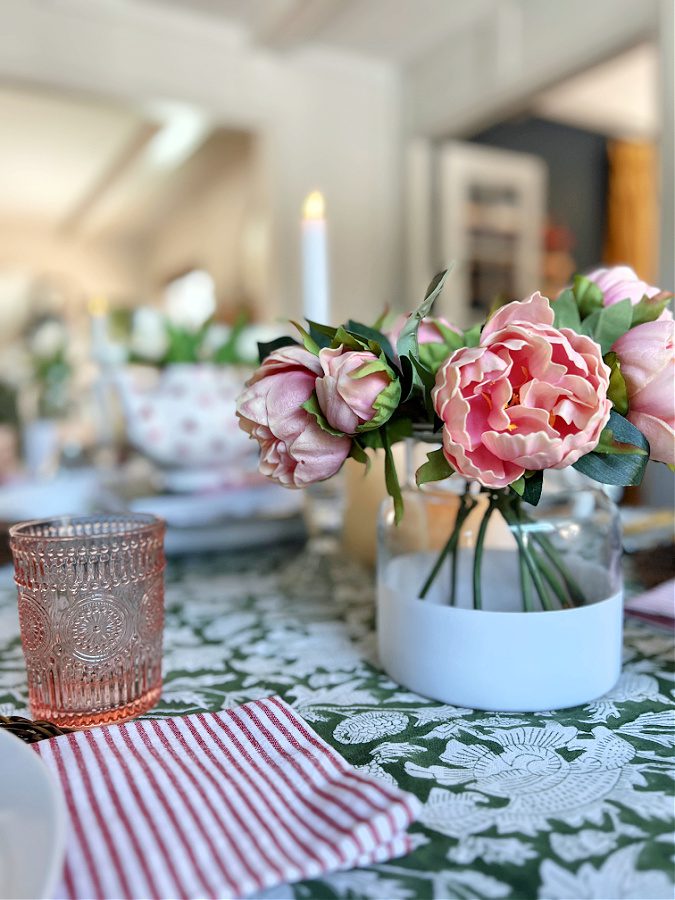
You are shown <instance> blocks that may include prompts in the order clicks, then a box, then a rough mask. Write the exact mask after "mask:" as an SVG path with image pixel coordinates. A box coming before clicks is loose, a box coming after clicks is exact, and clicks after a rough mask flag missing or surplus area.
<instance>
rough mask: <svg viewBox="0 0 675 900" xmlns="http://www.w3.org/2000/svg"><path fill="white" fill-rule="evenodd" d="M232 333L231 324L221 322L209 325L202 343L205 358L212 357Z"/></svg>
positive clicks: (201, 349)
mask: <svg viewBox="0 0 675 900" xmlns="http://www.w3.org/2000/svg"><path fill="white" fill-rule="evenodd" d="M231 334H232V329H231V328H230V327H229V325H223V324H222V323H221V322H214V323H213V324H212V325H209V327H208V328H207V329H206V334H205V335H204V340H203V341H202V343H201V347H200V355H201V356H202V357H203V358H204V359H210V358H211V357H212V356H213V354H214V353H215V352H216V351H217V350H220V348H221V347H222V346H223V344H224V343H225V342H226V341H227V339H228V338H229V336H230V335H231Z"/></svg>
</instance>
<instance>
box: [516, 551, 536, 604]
mask: <svg viewBox="0 0 675 900" xmlns="http://www.w3.org/2000/svg"><path fill="white" fill-rule="evenodd" d="M518 567H519V569H520V589H521V591H522V594H523V610H524V611H525V612H532V611H533V610H534V605H533V603H532V585H531V584H530V576H529V573H528V571H527V565H526V564H525V558H524V556H523V554H522V553H521V552H520V550H518Z"/></svg>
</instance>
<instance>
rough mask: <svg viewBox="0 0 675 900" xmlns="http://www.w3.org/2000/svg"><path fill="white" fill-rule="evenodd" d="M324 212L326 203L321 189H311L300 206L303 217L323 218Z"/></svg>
mask: <svg viewBox="0 0 675 900" xmlns="http://www.w3.org/2000/svg"><path fill="white" fill-rule="evenodd" d="M325 212H326V204H325V203H324V199H323V194H322V193H321V191H312V193H311V194H308V195H307V197H306V198H305V202H304V205H303V207H302V217H303V219H313V220H317V219H323V218H324V217H325Z"/></svg>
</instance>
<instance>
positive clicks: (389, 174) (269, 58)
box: [0, 0, 401, 318]
mask: <svg viewBox="0 0 675 900" xmlns="http://www.w3.org/2000/svg"><path fill="white" fill-rule="evenodd" d="M2 15H3V27H2V29H1V30H0V78H5V79H8V80H19V81H29V82H32V83H37V84H41V85H51V86H54V87H55V88H60V89H70V90H76V91H83V92H87V93H92V94H94V95H99V96H102V97H106V98H109V99H115V100H118V101H121V102H122V103H131V104H135V105H139V106H142V105H143V104H145V103H148V102H151V101H153V100H156V99H176V100H182V101H185V102H189V103H194V104H196V105H198V106H200V107H201V108H203V109H205V110H207V111H208V113H209V114H210V115H211V116H212V117H213V119H214V122H216V123H218V124H222V125H224V126H229V127H237V128H243V129H252V130H254V131H255V132H256V133H257V134H259V135H260V137H261V141H262V145H263V146H262V160H263V164H264V167H265V172H264V180H265V184H266V190H265V200H266V206H267V210H268V212H269V215H270V217H271V232H272V240H271V248H272V251H273V260H272V267H271V278H270V286H269V306H268V312H269V314H270V315H277V314H279V315H296V314H298V313H299V312H300V262H299V239H298V232H299V216H300V208H301V205H302V201H303V198H304V196H305V195H306V194H307V193H308V192H309V191H310V190H312V189H314V188H319V189H321V190H322V191H323V192H324V194H325V196H326V203H327V209H328V215H329V217H330V249H331V255H332V264H333V265H332V286H333V295H334V307H335V312H334V318H343V317H345V316H347V315H355V314H362V315H363V314H364V312H365V311H367V310H370V311H372V312H375V311H376V310H379V308H380V306H381V304H382V303H383V302H384V301H386V300H388V299H390V298H391V297H396V296H397V294H398V293H400V290H401V284H400V272H401V266H400V256H401V254H400V252H399V251H400V246H399V245H400V238H399V227H400V226H399V222H400V209H399V195H400V160H399V153H400V144H401V141H400V137H399V103H398V100H399V93H398V82H397V78H396V76H395V74H394V72H393V70H392V69H391V68H390V67H388V66H385V65H381V64H378V63H370V62H364V61H363V60H360V59H356V58H350V57H345V56H342V55H335V54H329V53H326V52H322V53H320V54H319V53H312V52H302V53H299V54H296V55H289V56H280V55H275V54H273V53H271V52H268V51H263V50H259V49H255V48H251V47H250V46H249V45H247V43H246V41H245V39H244V37H243V36H242V33H241V32H239V31H237V30H236V29H233V28H229V27H226V26H224V25H220V24H218V23H217V22H212V21H210V20H209V21H207V20H206V19H204V18H200V17H198V16H196V15H191V14H190V12H189V9H186V8H177V9H176V11H175V13H174V12H173V11H168V10H167V9H166V8H163V9H161V10H159V9H157V10H155V9H153V8H151V7H150V6H147V7H146V6H144V5H143V4H138V3H133V2H129V0H97V2H96V3H92V2H91V0H52V2H50V3H44V2H42V0H4V2H3V4H2ZM368 314H370V312H368Z"/></svg>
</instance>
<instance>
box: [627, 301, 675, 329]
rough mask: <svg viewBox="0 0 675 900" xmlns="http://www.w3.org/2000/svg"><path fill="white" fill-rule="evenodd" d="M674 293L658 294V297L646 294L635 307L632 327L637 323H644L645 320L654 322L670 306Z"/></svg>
mask: <svg viewBox="0 0 675 900" xmlns="http://www.w3.org/2000/svg"><path fill="white" fill-rule="evenodd" d="M672 296H673V295H672V294H657V296H656V297H647V296H646V295H645V296H644V297H643V298H642V300H640V302H639V303H636V304H635V306H634V307H633V318H632V321H631V328H635V326H636V325H644V323H645V322H654V321H656V319H658V317H659V316H660V315H661V313H662V312H663V310H664V309H665V308H666V306H668V303H669V302H670V299H671V297H672Z"/></svg>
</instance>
